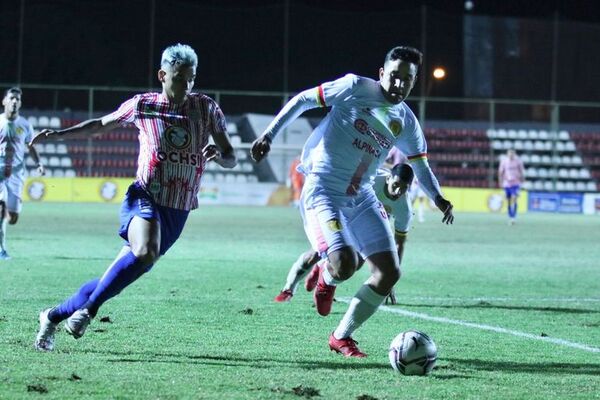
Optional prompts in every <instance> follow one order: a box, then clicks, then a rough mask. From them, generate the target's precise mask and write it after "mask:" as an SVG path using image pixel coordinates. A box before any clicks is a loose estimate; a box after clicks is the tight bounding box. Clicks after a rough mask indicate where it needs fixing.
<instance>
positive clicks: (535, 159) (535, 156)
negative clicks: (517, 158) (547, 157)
mask: <svg viewBox="0 0 600 400" xmlns="http://www.w3.org/2000/svg"><path fill="white" fill-rule="evenodd" d="M531 163H532V164H539V163H540V156H539V155H538V154H532V155H531Z"/></svg>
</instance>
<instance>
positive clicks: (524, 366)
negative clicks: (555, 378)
mask: <svg viewBox="0 0 600 400" xmlns="http://www.w3.org/2000/svg"><path fill="white" fill-rule="evenodd" d="M444 361H448V362H450V363H451V364H455V365H457V366H460V367H462V368H468V369H476V370H480V371H491V372H498V371H501V372H516V373H532V374H560V375H563V374H564V375H592V376H600V364H598V363H594V364H593V363H589V364H583V363H553V362H550V363H541V362H540V363H523V362H515V361H488V360H476V359H468V358H465V359H463V358H451V357H450V358H446V357H444Z"/></svg>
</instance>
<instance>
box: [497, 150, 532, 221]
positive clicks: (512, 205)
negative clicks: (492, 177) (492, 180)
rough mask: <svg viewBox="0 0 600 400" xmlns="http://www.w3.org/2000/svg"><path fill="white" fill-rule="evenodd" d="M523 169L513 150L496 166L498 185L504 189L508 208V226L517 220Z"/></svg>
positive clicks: (523, 176)
mask: <svg viewBox="0 0 600 400" xmlns="http://www.w3.org/2000/svg"><path fill="white" fill-rule="evenodd" d="M524 178H525V168H524V167H523V161H521V159H520V158H519V157H518V156H517V153H515V151H514V150H513V149H509V150H508V151H507V152H506V157H504V158H503V159H502V160H501V161H500V165H499V166H498V184H500V185H502V187H503V188H504V193H505V194H506V203H507V206H508V224H509V225H514V224H515V222H516V218H517V199H518V197H519V191H520V189H521V185H522V184H523V180H524Z"/></svg>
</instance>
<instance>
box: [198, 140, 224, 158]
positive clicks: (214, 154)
mask: <svg viewBox="0 0 600 400" xmlns="http://www.w3.org/2000/svg"><path fill="white" fill-rule="evenodd" d="M202 155H203V156H204V158H205V159H206V161H218V160H219V159H220V158H221V151H220V150H219V148H218V147H217V146H216V145H214V144H207V145H206V146H204V148H203V149H202Z"/></svg>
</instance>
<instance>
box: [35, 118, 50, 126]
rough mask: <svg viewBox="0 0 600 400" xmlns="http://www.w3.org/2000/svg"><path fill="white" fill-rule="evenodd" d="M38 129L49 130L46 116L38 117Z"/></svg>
mask: <svg viewBox="0 0 600 400" xmlns="http://www.w3.org/2000/svg"><path fill="white" fill-rule="evenodd" d="M38 127H39V128H49V127H50V118H48V117H46V116H41V117H38Z"/></svg>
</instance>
